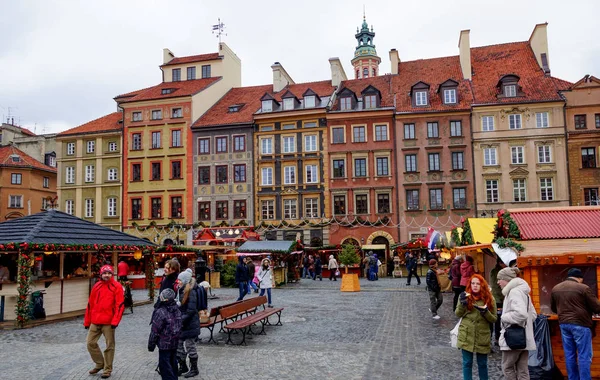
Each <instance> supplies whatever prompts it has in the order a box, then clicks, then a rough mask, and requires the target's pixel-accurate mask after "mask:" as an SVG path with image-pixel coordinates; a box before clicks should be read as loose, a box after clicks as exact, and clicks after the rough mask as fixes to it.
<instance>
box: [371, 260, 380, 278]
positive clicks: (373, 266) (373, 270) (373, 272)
mask: <svg viewBox="0 0 600 380" xmlns="http://www.w3.org/2000/svg"><path fill="white" fill-rule="evenodd" d="M378 262H379V259H378V258H377V255H376V254H373V255H371V258H370V259H369V279H370V280H371V281H377V279H378V276H377V272H378V270H379V266H378V265H377V263H378Z"/></svg>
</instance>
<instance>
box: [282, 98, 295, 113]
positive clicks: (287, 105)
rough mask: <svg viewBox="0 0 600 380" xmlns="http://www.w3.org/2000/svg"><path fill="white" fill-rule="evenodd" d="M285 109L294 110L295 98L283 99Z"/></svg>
mask: <svg viewBox="0 0 600 380" xmlns="http://www.w3.org/2000/svg"><path fill="white" fill-rule="evenodd" d="M283 109H284V111H288V110H293V109H294V98H285V99H283Z"/></svg>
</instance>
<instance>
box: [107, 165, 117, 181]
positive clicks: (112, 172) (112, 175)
mask: <svg viewBox="0 0 600 380" xmlns="http://www.w3.org/2000/svg"><path fill="white" fill-rule="evenodd" d="M107 177H108V180H109V181H116V180H118V179H119V172H118V171H117V168H109V169H108V176H107Z"/></svg>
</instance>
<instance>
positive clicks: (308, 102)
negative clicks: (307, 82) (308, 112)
mask: <svg viewBox="0 0 600 380" xmlns="http://www.w3.org/2000/svg"><path fill="white" fill-rule="evenodd" d="M315 106H316V97H315V96H314V95H310V96H305V97H304V108H313V107H315Z"/></svg>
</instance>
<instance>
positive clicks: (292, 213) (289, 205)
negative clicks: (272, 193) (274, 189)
mask: <svg viewBox="0 0 600 380" xmlns="http://www.w3.org/2000/svg"><path fill="white" fill-rule="evenodd" d="M296 208H297V201H296V200H295V199H284V200H283V219H296V215H297V214H296Z"/></svg>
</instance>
